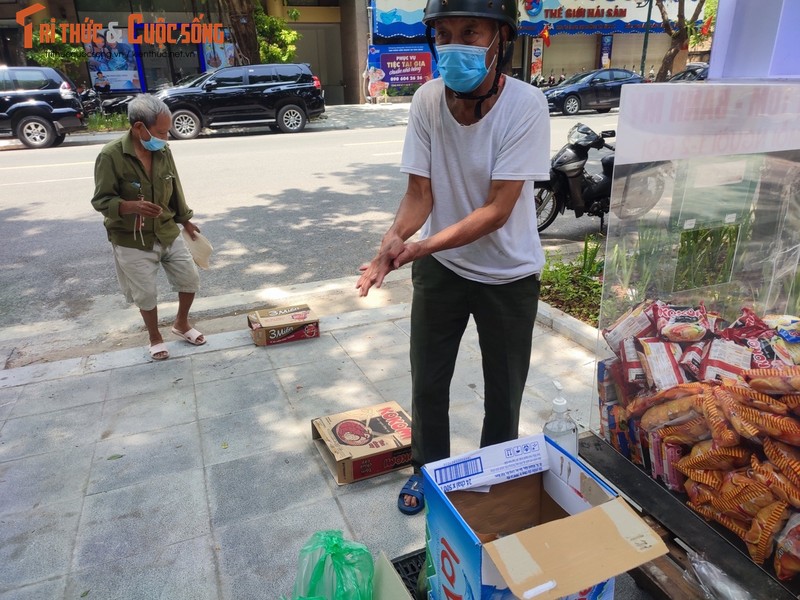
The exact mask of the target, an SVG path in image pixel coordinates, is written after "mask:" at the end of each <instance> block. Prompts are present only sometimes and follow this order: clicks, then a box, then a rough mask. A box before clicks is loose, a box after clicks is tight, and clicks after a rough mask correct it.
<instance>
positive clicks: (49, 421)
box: [0, 402, 103, 461]
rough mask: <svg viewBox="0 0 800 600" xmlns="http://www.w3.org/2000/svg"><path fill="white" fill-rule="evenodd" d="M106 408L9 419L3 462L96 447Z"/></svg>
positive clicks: (1, 434) (0, 449)
mask: <svg viewBox="0 0 800 600" xmlns="http://www.w3.org/2000/svg"><path fill="white" fill-rule="evenodd" d="M102 410H103V404H102V403H101V402H98V403H96V404H87V405H85V406H79V407H76V408H70V409H67V410H59V411H55V412H49V413H44V414H41V415H32V416H30V417H20V418H18V419H8V420H7V421H6V424H5V426H4V427H3V430H2V431H0V461H6V460H14V459H15V458H22V457H24V456H30V455H34V454H45V453H47V452H52V451H54V450H64V449H66V448H72V447H78V446H85V445H87V444H93V443H94V442H95V441H96V440H97V438H98V436H99V433H100V415H101V413H102Z"/></svg>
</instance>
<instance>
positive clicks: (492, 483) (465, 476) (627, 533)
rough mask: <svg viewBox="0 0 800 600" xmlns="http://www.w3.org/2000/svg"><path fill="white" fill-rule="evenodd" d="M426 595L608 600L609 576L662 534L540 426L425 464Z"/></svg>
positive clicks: (652, 554) (657, 547)
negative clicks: (520, 435) (537, 430)
mask: <svg viewBox="0 0 800 600" xmlns="http://www.w3.org/2000/svg"><path fill="white" fill-rule="evenodd" d="M422 473H423V476H424V478H425V483H424V485H425V504H426V510H427V530H428V536H427V538H428V544H427V556H428V557H429V558H430V559H431V560H432V562H433V565H432V568H431V570H430V571H428V573H429V575H428V584H429V588H428V589H429V592H430V597H431V598H432V600H452V599H453V598H464V599H466V598H504V599H505V598H507V599H509V600H511V599H521V598H531V599H533V598H535V599H536V600H553V599H556V598H569V599H571V600H575V599H578V598H592V599H598V600H611V599H613V597H614V579H613V578H614V577H615V576H617V575H619V574H620V573H623V572H625V571H629V570H630V569H633V568H635V567H637V566H639V565H641V564H644V563H646V562H648V561H651V560H653V559H655V558H657V557H659V556H662V555H663V554H666V553H667V548H666V546H665V545H664V542H663V541H662V540H661V538H660V537H659V536H658V534H657V533H656V532H655V531H653V530H652V529H651V528H650V527H649V526H648V525H647V524H646V523H645V522H644V521H643V520H642V519H641V518H640V517H639V516H638V515H637V514H636V513H635V512H634V511H633V510H632V509H631V508H630V507H629V506H628V505H627V504H626V503H625V501H624V500H623V499H621V498H619V497H617V496H616V495H615V493H614V492H613V491H612V490H611V488H609V487H608V486H607V485H605V484H604V483H603V482H602V481H601V480H600V479H599V478H598V477H597V476H596V475H594V474H593V473H592V472H591V471H589V470H588V469H587V468H586V467H584V466H583V465H582V464H581V463H580V461H579V460H577V459H576V458H574V457H573V456H571V455H570V454H568V453H566V452H563V451H562V450H560V449H559V448H558V447H556V446H555V445H554V444H553V443H552V442H551V441H550V440H548V439H546V438H545V437H544V436H543V435H541V434H539V435H534V436H529V437H525V438H520V439H518V440H514V441H511V442H506V443H503V444H497V445H494V446H488V447H486V448H481V449H480V450H476V451H475V452H471V453H467V454H462V455H461V456H457V457H454V458H448V459H444V460H441V461H437V462H434V463H429V464H427V465H425V466H424V467H423V468H422Z"/></svg>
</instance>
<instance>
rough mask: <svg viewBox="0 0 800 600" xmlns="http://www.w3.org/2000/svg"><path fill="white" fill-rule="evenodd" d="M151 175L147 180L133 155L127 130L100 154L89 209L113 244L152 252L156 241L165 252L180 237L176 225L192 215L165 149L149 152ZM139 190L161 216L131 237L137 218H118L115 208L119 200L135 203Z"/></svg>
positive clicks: (129, 134)
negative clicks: (100, 215) (96, 213)
mask: <svg viewBox="0 0 800 600" xmlns="http://www.w3.org/2000/svg"><path fill="white" fill-rule="evenodd" d="M152 173H153V178H152V180H151V179H150V178H149V177H148V176H147V173H146V172H145V170H144V167H143V166H142V163H141V162H140V161H139V159H138V158H137V156H136V150H135V149H134V146H133V139H132V138H131V132H130V131H129V132H128V133H126V134H125V135H123V136H122V137H121V138H119V139H117V140H114V141H113V142H110V143H108V144H106V145H105V146H104V147H103V149H102V150H101V151H100V154H99V155H98V157H97V160H96V161H95V165H94V197H93V198H92V206H94V208H95V210H97V211H99V212H101V213H103V216H104V217H105V219H104V220H103V224H104V225H105V226H106V231H107V232H108V239H109V241H110V242H111V243H112V244H117V245H118V246H125V247H128V248H139V249H147V250H152V249H153V244H154V242H155V241H156V240H158V242H159V243H160V244H161V246H162V247H164V248H166V247H167V246H169V245H170V244H172V242H174V241H175V238H176V237H178V234H179V233H180V230H179V229H178V225H177V223H185V222H186V221H189V220H190V219H191V218H192V216H193V215H194V213H193V212H192V210H191V209H190V208H189V207H188V206H187V205H186V200H185V198H184V197H183V188H182V187H181V181H180V179H179V178H178V170H177V169H176V168H175V161H174V160H173V158H172V153H171V152H170V151H169V148H168V147H166V148H164V149H162V150H158V151H156V152H153V166H152ZM140 191H141V193H142V195H143V196H144V199H145V200H147V201H149V202H153V203H154V204H158V205H159V206H161V208H162V212H161V216H159V217H157V218H155V219H151V218H147V219H145V220H144V228H143V229H142V231H141V235H140V234H139V233H138V232H137V233H136V237H135V238H134V225H135V223H136V215H120V214H119V204H120V202H121V201H122V200H136V199H137V197H138V195H139V192H140ZM142 238H144V245H142Z"/></svg>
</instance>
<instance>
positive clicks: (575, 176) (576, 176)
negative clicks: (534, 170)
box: [536, 123, 665, 232]
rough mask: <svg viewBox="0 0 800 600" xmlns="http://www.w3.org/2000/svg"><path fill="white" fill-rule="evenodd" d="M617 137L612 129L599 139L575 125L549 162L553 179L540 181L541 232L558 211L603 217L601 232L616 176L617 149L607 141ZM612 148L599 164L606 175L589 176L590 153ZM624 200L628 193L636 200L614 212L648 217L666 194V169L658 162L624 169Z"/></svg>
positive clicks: (587, 129)
mask: <svg viewBox="0 0 800 600" xmlns="http://www.w3.org/2000/svg"><path fill="white" fill-rule="evenodd" d="M615 136H616V132H615V131H613V130H609V131H602V132H601V133H600V135H598V134H597V133H595V132H594V131H592V129H591V128H590V127H588V126H587V125H584V124H583V123H578V124H576V125H575V126H574V127H573V128H572V129H570V131H569V134H567V144H566V145H565V146H564V147H563V148H561V150H559V151H558V152H556V153H555V155H554V156H553V158H552V159H551V160H550V180H549V181H543V182H537V183H536V187H537V192H536V226H537V229H538V230H539V231H540V232H541V231H544V230H545V229H547V228H548V227H549V226H550V225H551V224H552V223H553V221H555V219H556V217H557V216H558V214H559V213H561V214H564V211H565V210H566V209H569V210H572V211H574V212H575V216H576V217H580V216H582V215H584V214H587V215H589V216H592V217H600V228H601V229H602V228H603V222H604V219H605V215H607V214H608V211H609V209H610V205H611V183H612V176H613V173H614V154H613V152H614V146H612V145H611V144H609V143H608V142H607V141H606V140H607V139H608V138H613V137H615ZM603 148H606V149H608V150H611V153H610V154H606V155H605V156H603V158H602V159H601V160H600V164H601V165H602V172H601V173H596V174H590V173H588V172H587V171H586V163H587V161H588V159H589V150H591V149H595V150H601V149H603ZM625 178H626V181H625V188H623V189H624V193H623V194H622V195H623V196H624V197H628V196H629V195H630V197H631V198H635V202H627V203H626V204H625V205H623V204H622V203H618V206H615V214H616V215H617V216H619V217H620V218H630V217H635V216H639V215H642V214H644V213H645V212H647V211H648V210H650V209H651V208H652V207H653V206H655V204H656V202H658V201H659V199H660V198H661V196H662V194H663V193H664V182H665V177H664V173H663V169H662V166H661V165H660V164H657V163H647V164H642V165H637V166H636V169H634V170H628V171H626V175H625Z"/></svg>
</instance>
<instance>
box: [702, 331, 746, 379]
mask: <svg viewBox="0 0 800 600" xmlns="http://www.w3.org/2000/svg"><path fill="white" fill-rule="evenodd" d="M752 357H753V354H752V352H751V351H750V349H749V348H746V347H744V346H740V345H739V344H736V343H734V342H730V341H728V340H724V339H719V338H718V339H715V340H711V342H709V344H708V345H707V346H706V348H705V353H704V355H703V358H702V359H701V361H700V373H699V376H698V379H700V381H722V379H723V378H729V379H730V378H735V377H737V376H739V374H741V373H742V372H743V371H745V370H747V369H749V368H750V364H751V361H752Z"/></svg>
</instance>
